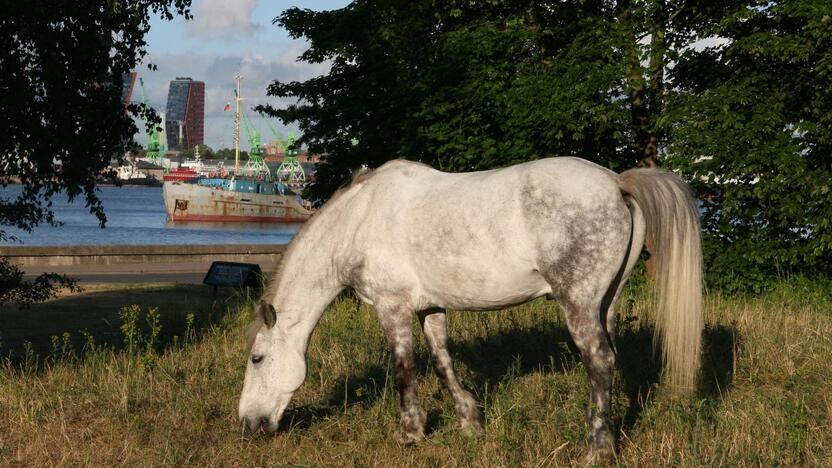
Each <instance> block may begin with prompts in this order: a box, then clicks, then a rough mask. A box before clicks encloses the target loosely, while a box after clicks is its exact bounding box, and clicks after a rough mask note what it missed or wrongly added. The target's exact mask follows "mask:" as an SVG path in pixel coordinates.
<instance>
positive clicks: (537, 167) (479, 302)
mask: <svg viewBox="0 0 832 468" xmlns="http://www.w3.org/2000/svg"><path fill="white" fill-rule="evenodd" d="M364 184H366V186H365V187H364V188H363V189H362V192H361V193H359V194H357V195H356V196H355V198H354V204H355V205H356V209H355V210H354V212H355V213H361V215H360V220H353V223H355V224H354V229H355V233H354V235H353V236H352V242H354V243H355V244H354V245H353V246H352V249H353V252H356V253H357V255H358V256H360V257H361V261H360V264H361V269H362V271H361V272H360V275H359V276H361V277H363V279H360V280H359V282H362V283H367V284H370V283H376V281H374V278H384V281H383V282H381V281H379V282H378V283H379V284H381V283H383V288H386V289H389V290H391V291H392V290H401V289H408V290H411V291H415V293H414V294H415V297H416V298H415V299H414V300H416V301H417V302H419V304H418V305H419V306H426V307H454V308H461V309H462V308H468V309H475V308H497V307H501V306H503V305H505V304H512V303H520V302H524V301H526V300H529V299H531V298H533V297H537V296H540V295H543V294H549V293H551V292H552V288H551V280H550V279H549V278H547V276H551V275H550V274H549V273H550V271H549V270H552V269H556V268H557V267H559V266H563V264H564V262H570V263H571V267H572V268H577V267H581V268H584V263H585V261H583V260H580V259H579V260H575V259H571V260H569V259H567V257H568V256H569V252H570V250H571V251H573V252H574V251H578V252H581V253H582V255H585V256H587V258H588V259H589V260H592V259H593V258H595V259H597V257H598V256H597V255H594V254H593V249H594V248H603V247H604V244H605V243H606V242H607V241H606V238H607V237H620V235H623V234H620V231H622V226H623V225H624V224H623V221H624V216H625V215H626V216H629V213H628V211H627V208H626V205H625V204H624V202H623V199H622V197H621V195H620V192H619V189H618V186H617V183H616V181H615V174H614V173H612V172H611V171H608V170H606V169H604V168H601V167H600V166H596V165H594V164H592V163H590V162H588V161H584V160H580V159H577V158H550V159H544V160H538V161H532V162H528V163H524V164H519V165H516V166H511V167H508V168H503V169H497V170H491V171H483V172H471V173H457V174H452V173H444V172H440V171H437V170H435V169H432V168H430V167H428V166H424V165H421V164H418V163H412V162H406V161H394V162H391V163H388V164H385V165H384V166H382V167H380V168H379V169H377V170H376V172H375V173H374V174H373V175H372V176H370V177H369V178H367V179H366V180H365V182H364ZM627 222H629V218H627ZM610 232H612V233H613V234H616V233H619V234H616V235H613V236H611V235H610ZM352 263H357V262H356V261H353V262H352ZM586 268H589V266H586ZM378 287H382V286H378ZM369 294H371V293H369Z"/></svg>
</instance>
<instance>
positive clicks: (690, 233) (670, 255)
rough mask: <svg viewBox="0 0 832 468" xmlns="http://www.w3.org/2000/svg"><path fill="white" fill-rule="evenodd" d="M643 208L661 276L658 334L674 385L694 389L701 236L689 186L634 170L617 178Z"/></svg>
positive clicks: (655, 338)
mask: <svg viewBox="0 0 832 468" xmlns="http://www.w3.org/2000/svg"><path fill="white" fill-rule="evenodd" d="M618 185H619V187H620V188H621V190H622V191H624V192H626V193H628V194H630V195H631V196H632V197H633V198H634V199H635V202H636V203H637V204H638V206H639V207H640V208H641V210H642V212H643V214H644V219H645V222H646V225H647V226H646V228H647V232H646V236H645V244H646V245H647V247H648V250H649V251H650V258H651V260H652V261H653V265H654V270H655V275H656V278H655V280H656V295H655V304H654V305H655V306H656V334H654V336H653V344H654V346H655V345H656V342H657V341H658V339H659V336H661V341H662V356H663V357H664V362H665V369H666V375H667V376H668V377H669V379H670V383H671V385H672V386H674V387H677V388H679V389H682V390H686V391H690V390H693V387H694V384H695V381H696V375H697V372H698V370H699V352H700V346H701V341H702V327H703V319H702V239H701V231H700V227H699V210H698V208H697V205H696V200H695V199H694V197H693V194H692V193H691V190H690V188H689V187H688V186H687V185H686V184H685V183H684V182H683V181H682V179H680V178H679V177H678V176H676V175H675V174H673V173H671V172H668V171H663V170H659V169H632V170H629V171H626V172H624V173H622V174H621V175H620V176H619V178H618Z"/></svg>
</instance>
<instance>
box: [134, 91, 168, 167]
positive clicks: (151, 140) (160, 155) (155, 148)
mask: <svg viewBox="0 0 832 468" xmlns="http://www.w3.org/2000/svg"><path fill="white" fill-rule="evenodd" d="M139 89H140V90H141V95H142V105H144V106H145V107H150V106H148V105H147V98H146V97H145V95H144V80H143V79H142V78H139ZM144 131H145V134H147V149H146V150H145V153H144V154H145V157H146V158H147V159H149V160H150V161H151V162H153V164H156V165H157V166H162V167H164V159H165V147H164V145H162V143H161V139H160V138H159V130H158V129H157V128H156V125H154V124H153V122H151V121H150V120H148V119H147V118H145V120H144Z"/></svg>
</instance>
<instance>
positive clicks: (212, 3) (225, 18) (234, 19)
mask: <svg viewBox="0 0 832 468" xmlns="http://www.w3.org/2000/svg"><path fill="white" fill-rule="evenodd" d="M257 2H258V0H201V1H200V2H199V3H197V4H196V6H195V7H194V19H193V21H191V22H189V23H188V32H190V33H191V34H192V35H194V36H198V37H202V38H207V39H212V38H213V39H217V38H228V37H239V36H251V35H253V34H254V33H255V32H257V30H258V29H259V28H260V25H259V24H257V23H255V22H254V21H252V19H251V14H252V12H253V11H254V9H255V8H256V7H257Z"/></svg>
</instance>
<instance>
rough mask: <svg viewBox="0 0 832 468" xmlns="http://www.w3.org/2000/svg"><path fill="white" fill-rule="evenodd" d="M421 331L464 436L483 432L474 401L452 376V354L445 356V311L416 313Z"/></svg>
mask: <svg viewBox="0 0 832 468" xmlns="http://www.w3.org/2000/svg"><path fill="white" fill-rule="evenodd" d="M419 320H420V321H421V322H422V331H423V332H424V333H425V339H426V341H427V343H428V348H430V353H431V355H432V356H433V368H434V370H435V371H436V375H437V376H439V379H440V380H442V383H443V384H444V385H445V387H446V388H447V389H448V391H449V392H451V396H452V397H453V399H454V410H456V415H457V417H458V418H459V424H460V426H461V427H462V431H463V432H464V433H465V434H469V435H473V434H478V433H480V432H482V430H483V425H484V418H483V416H482V412H481V411H480V410H479V408H478V407H477V401H476V400H475V399H474V397H473V396H471V394H470V393H468V392H467V391H466V390H465V389H464V388H462V385H460V384H459V380H457V378H456V374H454V368H453V365H452V363H451V355H450V354H448V325H447V318H446V316H445V311H444V310H441V309H434V310H429V311H424V312H420V313H419Z"/></svg>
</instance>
